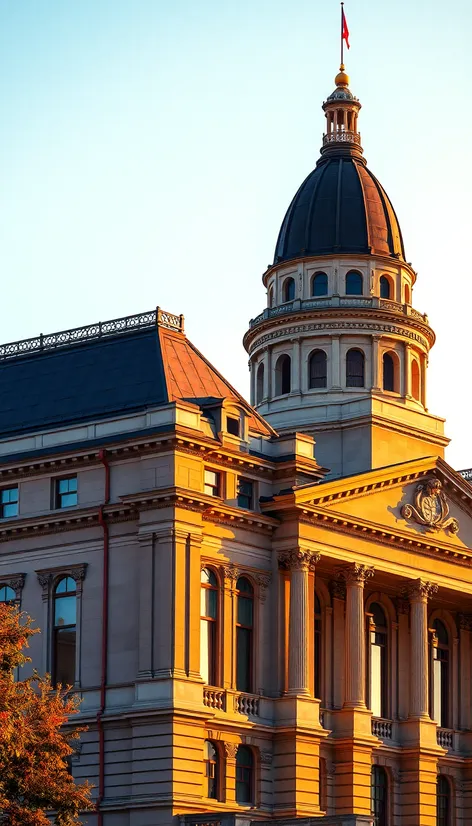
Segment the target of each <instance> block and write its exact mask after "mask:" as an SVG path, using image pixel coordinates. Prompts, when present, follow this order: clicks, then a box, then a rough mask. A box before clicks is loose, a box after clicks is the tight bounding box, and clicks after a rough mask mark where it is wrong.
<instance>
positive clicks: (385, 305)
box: [249, 295, 428, 329]
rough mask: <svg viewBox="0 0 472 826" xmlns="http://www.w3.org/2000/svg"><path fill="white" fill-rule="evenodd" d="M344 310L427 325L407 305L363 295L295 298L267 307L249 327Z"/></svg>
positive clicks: (252, 319)
mask: <svg viewBox="0 0 472 826" xmlns="http://www.w3.org/2000/svg"><path fill="white" fill-rule="evenodd" d="M344 308H346V309H348V308H349V309H352V308H354V309H358V310H373V311H377V310H383V311H385V312H389V313H394V314H395V315H398V316H403V317H405V316H407V317H410V318H413V319H415V320H416V321H421V322H422V323H423V324H428V316H427V315H423V314H422V313H420V312H418V310H415V309H414V308H413V307H411V306H410V305H409V304H400V303H399V302H398V301H391V300H390V299H389V298H378V296H364V295H331V296H326V297H322V298H303V299H300V298H296V299H294V300H293V301H287V302H286V303H285V304H279V305H278V306H277V307H267V308H266V309H265V310H264V311H263V312H262V313H259V315H257V316H256V317H255V318H251V320H250V322H249V327H250V328H251V329H252V328H253V327H257V325H258V324H261V323H262V322H264V321H268V320H269V319H272V318H279V317H280V316H285V315H290V314H291V313H299V312H313V310H315V311H318V312H320V313H322V312H323V310H331V309H344Z"/></svg>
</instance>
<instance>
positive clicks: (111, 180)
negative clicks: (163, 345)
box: [0, 0, 472, 468]
mask: <svg viewBox="0 0 472 826" xmlns="http://www.w3.org/2000/svg"><path fill="white" fill-rule="evenodd" d="M471 8H472V6H471V4H470V0H457V1H456V2H455V3H454V4H452V3H445V2H444V0H429V2H428V3H426V2H422V0H415V2H413V0H396V2H395V3H393V2H391V3H385V2H373V0H352V2H349V0H346V5H345V9H346V16H347V19H348V24H349V28H350V32H351V49H350V52H349V53H347V55H346V64H347V69H348V71H349V74H350V76H351V88H352V90H353V92H354V93H355V94H356V95H357V96H358V97H359V98H360V100H361V102H362V104H363V109H362V112H361V116H360V129H361V132H362V136H363V144H364V149H365V154H366V157H367V160H368V163H369V166H370V168H371V169H372V170H373V172H374V173H375V174H376V175H377V177H379V178H380V180H381V182H382V184H383V185H384V187H385V188H386V190H387V192H388V193H389V195H390V197H391V199H392V201H393V203H394V206H395V208H396V211H397V214H398V216H399V218H400V223H401V226H402V229H403V235H404V239H405V244H406V250H407V257H408V260H410V261H412V263H413V265H414V267H415V268H416V269H417V270H418V272H419V279H418V284H417V287H416V289H415V293H414V304H415V306H416V307H417V308H418V309H420V310H422V311H426V312H428V314H429V317H430V320H431V323H432V325H433V327H434V328H435V330H436V332H437V334H438V341H437V344H436V346H435V348H434V350H433V352H432V355H431V362H430V363H431V366H430V370H429V407H430V410H431V411H432V412H434V413H437V414H440V415H444V416H446V417H447V420H448V423H447V432H448V434H449V436H451V437H452V439H453V442H452V445H451V448H450V449H449V453H448V459H449V461H450V462H451V464H452V465H453V466H455V467H458V468H461V467H469V466H472V440H471V438H470V436H469V430H470V428H469V418H470V413H469V410H468V405H469V404H471V403H472V392H471V390H470V379H469V376H470V355H469V354H470V350H471V346H470V337H471V328H472V322H471V310H470V306H471V299H472V286H471V283H472V279H471V268H472V260H471V256H470V251H469V239H470V237H471V234H472V228H471V219H472V214H471V213H472V211H471V207H470V193H471V191H472V171H471V168H472V165H471V162H470V159H469V145H470V143H471V139H472V117H471V103H470V93H469V86H470V83H469V66H468V65H466V47H467V48H469V49H470V43H471V37H472V11H471ZM338 63H339V4H338V2H336V0H326V2H323V3H321V2H319V0H318V2H317V1H316V0H311V1H310V2H309V0H291V2H290V3H287V2H286V0H283V1H282V0H270V1H269V0H231V1H230V0H226V2H225V0H193V2H190V0H169V2H164V0H80V2H68V1H67V0H0V113H1V128H0V175H1V185H0V273H1V303H0V339H1V340H2V341H9V340H15V339H17V338H21V337H26V336H30V335H34V334H36V333H39V332H44V333H45V332H51V331H54V330H58V329H63V328H67V327H71V326H77V325H80V324H85V323H89V322H93V321H96V320H99V319H101V320H104V319H107V318H113V317H116V316H121V315H127V314H131V313H133V312H139V311H143V310H147V309H150V308H152V307H155V306H156V305H157V304H159V305H161V306H162V307H163V308H165V309H168V310H171V311H174V312H177V313H180V312H183V313H184V314H185V316H186V327H187V331H188V334H189V336H190V338H191V339H192V341H193V342H194V343H195V344H196V345H197V346H199V347H200V348H201V349H202V351H203V352H204V353H205V355H206V356H207V357H208V358H210V359H211V360H212V361H213V362H214V364H215V365H216V366H217V367H218V368H219V369H220V370H221V371H222V372H223V373H224V374H225V375H226V376H227V377H228V378H229V379H230V380H231V381H232V382H233V383H234V384H235V385H236V386H237V387H238V388H239V389H240V390H242V391H243V392H244V393H246V394H247V392H248V371H247V357H246V354H245V352H244V350H243V348H242V345H241V337H242V335H243V333H244V331H245V329H246V326H247V321H248V319H249V318H250V317H252V316H254V315H256V314H257V313H258V312H259V311H260V310H261V309H262V308H263V306H264V290H263V288H262V285H261V278H260V277H261V273H262V272H263V270H264V269H265V266H266V265H267V263H268V262H269V261H271V260H272V256H273V249H274V245H275V241H276V237H277V232H278V229H279V226H280V223H281V221H282V218H283V215H284V212H285V210H286V208H287V206H288V203H289V201H290V200H291V198H292V196H293V194H294V192H295V190H296V189H297V188H298V186H299V184H300V183H301V181H302V180H303V178H304V177H305V176H306V174H308V172H309V171H310V170H311V169H312V168H313V166H314V164H315V162H316V159H317V157H318V151H319V146H320V138H321V134H322V131H323V114H322V111H321V109H320V104H321V102H322V100H324V99H325V98H326V96H327V95H328V94H329V93H330V92H331V91H332V88H333V78H334V75H335V73H336V71H337V68H338Z"/></svg>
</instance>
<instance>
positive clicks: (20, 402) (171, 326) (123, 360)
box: [0, 309, 274, 438]
mask: <svg viewBox="0 0 472 826" xmlns="http://www.w3.org/2000/svg"><path fill="white" fill-rule="evenodd" d="M209 396H212V397H214V396H217V397H218V398H228V397H229V398H231V399H233V400H234V401H236V402H238V403H239V404H241V405H243V406H244V408H245V409H246V411H247V413H248V415H249V417H250V425H249V427H250V430H251V431H254V432H256V433H259V434H264V435H267V436H270V435H272V434H273V433H274V431H273V430H272V428H271V427H270V426H269V425H268V424H267V423H266V422H265V421H264V419H262V417H260V416H259V415H258V414H257V413H256V412H255V411H254V410H253V409H252V408H251V407H250V405H249V404H248V403H247V402H246V401H245V399H243V397H242V396H241V395H240V394H239V393H238V392H237V391H236V390H235V389H234V388H233V387H232V386H231V385H230V384H229V383H228V382H227V381H226V380H225V379H224V378H223V376H221V375H220V374H219V373H218V371H217V370H216V369H215V368H214V367H213V366H212V365H211V364H210V362H208V361H207V360H206V359H205V358H204V356H203V355H202V354H201V353H200V352H199V351H198V350H197V348H196V347H194V345H193V344H192V343H191V342H190V341H189V340H188V339H187V338H186V336H185V333H184V331H183V319H182V316H172V315H170V314H168V313H163V312H162V311H160V310H159V309H158V310H157V311H152V312H149V313H143V314H141V315H135V316H128V317H126V318H121V319H115V320H113V321H108V322H103V323H99V324H93V325H89V326H87V327H81V328H78V329H75V330H66V331H64V332H61V333H54V334H51V335H47V336H38V337H37V338H32V339H26V340H24V341H19V342H14V343H11V344H6V345H3V346H0V438H8V437H9V436H12V435H18V434H20V433H25V434H26V433H34V432H35V431H43V430H48V429H54V428H57V427H62V426H66V425H73V424H75V423H77V424H80V423H86V422H89V421H95V420H97V419H105V418H110V417H113V416H117V415H123V414H127V413H133V412H138V411H145V410H146V409H148V408H154V407H156V406H160V405H165V404H168V403H169V402H173V401H177V400H179V399H182V400H186V401H190V402H194V403H197V404H198V399H199V398H201V397H209Z"/></svg>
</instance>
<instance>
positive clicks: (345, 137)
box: [323, 129, 361, 146]
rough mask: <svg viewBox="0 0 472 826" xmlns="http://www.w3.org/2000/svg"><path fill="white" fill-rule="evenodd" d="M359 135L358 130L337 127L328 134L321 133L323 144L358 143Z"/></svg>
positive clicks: (359, 140)
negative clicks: (351, 130) (350, 130)
mask: <svg viewBox="0 0 472 826" xmlns="http://www.w3.org/2000/svg"><path fill="white" fill-rule="evenodd" d="M360 142H361V136H360V134H359V132H349V131H348V130H341V129H338V130H336V132H330V133H329V134H328V135H323V146H327V145H328V144H330V143H357V144H359V145H360Z"/></svg>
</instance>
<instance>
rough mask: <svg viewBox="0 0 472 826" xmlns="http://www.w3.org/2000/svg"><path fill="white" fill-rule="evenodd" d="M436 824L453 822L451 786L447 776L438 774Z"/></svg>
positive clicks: (442, 824) (442, 825)
mask: <svg viewBox="0 0 472 826" xmlns="http://www.w3.org/2000/svg"><path fill="white" fill-rule="evenodd" d="M436 824H437V826H450V824H451V786H450V783H449V780H448V779H447V777H445V776H444V775H443V774H440V775H438V779H437V782H436Z"/></svg>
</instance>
